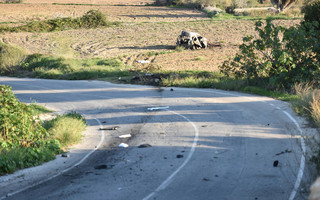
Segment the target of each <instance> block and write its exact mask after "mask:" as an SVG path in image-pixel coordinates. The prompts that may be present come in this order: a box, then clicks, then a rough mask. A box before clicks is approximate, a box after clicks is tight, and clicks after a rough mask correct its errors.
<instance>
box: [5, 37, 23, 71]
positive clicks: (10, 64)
mask: <svg viewBox="0 0 320 200" xmlns="http://www.w3.org/2000/svg"><path fill="white" fill-rule="evenodd" d="M24 58H25V53H24V51H23V50H21V49H19V48H16V47H13V46H10V45H7V44H5V43H2V42H0V73H9V72H12V71H14V70H15V69H16V68H17V66H18V65H19V64H20V63H21V62H22V61H23V60H24Z"/></svg>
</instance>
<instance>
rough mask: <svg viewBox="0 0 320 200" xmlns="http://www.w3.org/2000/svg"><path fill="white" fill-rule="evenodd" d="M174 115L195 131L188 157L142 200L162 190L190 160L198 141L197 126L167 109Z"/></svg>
mask: <svg viewBox="0 0 320 200" xmlns="http://www.w3.org/2000/svg"><path fill="white" fill-rule="evenodd" d="M167 111H169V112H171V113H173V114H175V115H178V116H180V117H182V118H184V119H185V120H186V121H188V122H189V123H190V124H191V125H192V126H193V128H194V131H195V134H194V138H193V143H192V146H191V150H190V152H189V154H188V157H187V158H186V159H185V161H184V162H183V163H182V165H180V167H179V168H178V169H176V171H174V172H173V173H172V174H171V175H170V176H169V177H168V178H167V179H166V180H165V181H163V182H162V183H161V185H160V186H159V187H158V188H157V189H156V190H155V191H153V192H152V193H150V194H149V195H148V196H146V197H145V198H143V200H148V199H150V198H151V197H152V196H154V195H155V194H156V193H157V192H159V191H161V190H164V189H165V188H166V187H167V186H168V185H169V184H170V183H171V182H172V180H173V178H174V177H175V176H176V175H177V173H179V172H180V171H181V169H182V168H183V167H184V166H185V165H186V164H187V163H188V162H189V161H190V159H191V157H192V155H193V153H194V151H195V149H196V145H197V142H198V139H199V130H198V128H197V126H196V125H195V124H194V123H193V122H192V121H191V120H190V119H188V118H187V117H186V116H183V115H181V114H179V113H177V112H175V111H172V110H167Z"/></svg>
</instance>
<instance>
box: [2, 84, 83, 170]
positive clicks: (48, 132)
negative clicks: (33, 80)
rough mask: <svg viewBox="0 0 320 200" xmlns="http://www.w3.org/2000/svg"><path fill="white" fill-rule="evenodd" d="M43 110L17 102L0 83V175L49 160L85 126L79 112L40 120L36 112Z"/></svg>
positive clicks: (70, 142)
mask: <svg viewBox="0 0 320 200" xmlns="http://www.w3.org/2000/svg"><path fill="white" fill-rule="evenodd" d="M47 112H50V111H49V110H47V109H45V108H43V107H41V106H39V105H37V104H31V105H30V106H29V105H26V104H23V103H21V102H20V101H19V100H18V99H17V98H16V97H15V96H14V94H13V93H12V91H11V88H10V87H9V86H5V85H0V175H4V174H7V173H13V172H14V171H15V170H17V169H23V168H27V167H31V166H36V165H39V164H42V163H43V162H47V161H49V160H52V159H54V158H55V155H56V154H58V153H61V152H62V150H61V147H64V148H66V147H67V146H68V145H70V144H73V143H75V142H77V141H79V140H80V139H81V132H82V131H83V130H84V129H85V127H86V123H85V121H84V119H83V118H82V117H81V115H79V114H77V113H70V114H67V115H65V116H59V117H57V118H56V119H54V120H53V121H49V122H46V123H44V124H42V122H41V121H39V119H38V118H37V117H36V116H37V115H38V114H39V113H47ZM61 124H62V125H63V126H64V125H67V128H61ZM71 124H72V126H71ZM73 124H75V125H76V126H77V127H75V125H73ZM44 127H46V128H47V129H46V128H44Z"/></svg>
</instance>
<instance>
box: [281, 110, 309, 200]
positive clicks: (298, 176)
mask: <svg viewBox="0 0 320 200" xmlns="http://www.w3.org/2000/svg"><path fill="white" fill-rule="evenodd" d="M282 112H284V114H286V115H287V116H288V117H289V119H290V120H291V121H293V123H294V124H295V125H296V127H297V129H298V130H299V132H300V135H301V136H302V130H301V128H300V126H299V124H298V122H297V121H296V120H295V119H294V118H293V117H292V116H291V115H290V114H289V113H288V112H286V111H282ZM300 143H301V148H302V156H301V160H300V167H299V171H298V175H297V180H296V182H295V184H294V188H293V190H292V192H291V194H290V197H289V200H293V199H294V198H295V196H296V194H297V191H298V189H299V187H300V184H301V180H302V177H303V171H304V166H305V160H306V158H305V157H304V154H305V153H306V145H305V142H304V139H303V137H300Z"/></svg>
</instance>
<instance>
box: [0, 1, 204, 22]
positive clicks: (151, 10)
mask: <svg viewBox="0 0 320 200" xmlns="http://www.w3.org/2000/svg"><path fill="white" fill-rule="evenodd" d="M0 10H1V13H0V22H14V23H18V22H19V23H26V22H28V21H32V20H45V19H53V18H57V17H80V16H82V15H84V14H85V13H86V12H88V11H89V10H99V11H100V12H102V13H103V14H104V15H106V16H107V17H108V19H109V20H111V21H121V22H159V21H161V22H176V21H194V20H204V19H209V18H208V17H207V15H206V14H205V13H203V12H200V11H198V10H193V9H186V8H168V7H154V6H112V5H111V6H110V5H99V6H97V5H96V6H95V5H93V6H89V5H53V4H0ZM12 25H14V24H12Z"/></svg>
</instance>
